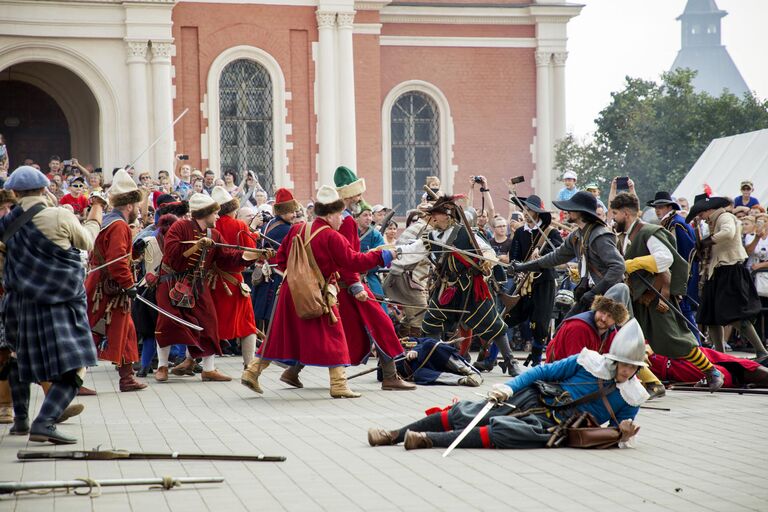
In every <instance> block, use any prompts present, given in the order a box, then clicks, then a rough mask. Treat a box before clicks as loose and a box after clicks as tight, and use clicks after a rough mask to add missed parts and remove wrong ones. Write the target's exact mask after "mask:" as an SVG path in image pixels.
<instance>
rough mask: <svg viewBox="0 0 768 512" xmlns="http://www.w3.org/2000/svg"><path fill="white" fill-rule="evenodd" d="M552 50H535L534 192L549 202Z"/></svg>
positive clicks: (550, 195)
mask: <svg viewBox="0 0 768 512" xmlns="http://www.w3.org/2000/svg"><path fill="white" fill-rule="evenodd" d="M551 60H552V52H549V51H537V52H536V193H537V194H538V196H539V197H541V199H542V200H544V202H545V203H547V204H550V203H551V201H552V199H554V196H553V194H552V185H551V182H552V177H551V176H552V137H551V110H550V102H551V97H550V86H551V85H550V81H551V80H550V76H549V75H550V61H551Z"/></svg>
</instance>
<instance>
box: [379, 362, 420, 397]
mask: <svg viewBox="0 0 768 512" xmlns="http://www.w3.org/2000/svg"><path fill="white" fill-rule="evenodd" d="M379 364H380V365H381V373H382V376H383V378H382V380H381V389H383V390H385V391H413V390H414V389H416V384H413V383H411V382H406V381H404V380H403V379H401V378H400V376H399V375H398V374H397V367H396V366H395V361H394V360H392V359H390V360H389V361H382V360H381V358H380V359H379Z"/></svg>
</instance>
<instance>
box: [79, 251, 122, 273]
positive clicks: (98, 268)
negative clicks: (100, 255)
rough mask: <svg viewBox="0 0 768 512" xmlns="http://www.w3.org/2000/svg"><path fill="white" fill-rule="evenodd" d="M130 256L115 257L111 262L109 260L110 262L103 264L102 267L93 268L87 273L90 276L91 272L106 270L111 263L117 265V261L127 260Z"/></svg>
mask: <svg viewBox="0 0 768 512" xmlns="http://www.w3.org/2000/svg"><path fill="white" fill-rule="evenodd" d="M130 255H131V253H127V254H123V255H122V256H119V257H117V258H115V259H113V260H110V261H108V262H106V263H104V264H103V265H99V266H98V267H93V268H92V269H90V270H89V271H88V273H89V274H91V273H93V272H96V271H97V270H101V269H103V268H107V267H108V266H110V265H112V264H113V263H117V262H118V261H120V260H123V259H125V258H127V257H128V256H130Z"/></svg>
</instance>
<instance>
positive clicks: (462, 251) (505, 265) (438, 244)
mask: <svg viewBox="0 0 768 512" xmlns="http://www.w3.org/2000/svg"><path fill="white" fill-rule="evenodd" d="M432 244H434V245H436V246H438V247H442V248H444V249H450V250H451V252H457V253H459V254H463V255H464V256H470V257H472V258H479V259H481V260H485V261H490V262H492V263H494V264H496V265H501V266H502V267H509V266H511V265H510V264H509V263H504V262H502V261H499V260H497V259H493V258H486V257H485V256H482V255H480V254H475V253H473V252H469V251H465V250H462V249H458V248H456V247H453V246H451V245H448V244H444V243H442V242H438V241H437V240H430V241H429V245H432Z"/></svg>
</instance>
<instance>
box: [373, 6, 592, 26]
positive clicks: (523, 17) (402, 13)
mask: <svg viewBox="0 0 768 512" xmlns="http://www.w3.org/2000/svg"><path fill="white" fill-rule="evenodd" d="M582 7H583V6H581V5H576V4H570V5H569V4H560V5H532V6H526V5H510V6H508V7H469V6H456V7H447V6H444V5H441V6H436V5H432V6H430V5H419V6H415V5H387V6H385V7H383V8H382V9H381V21H382V22H383V23H431V24H441V25H445V24H448V25H534V24H535V23H536V21H537V19H538V20H542V19H544V18H546V19H547V20H548V21H550V22H552V23H567V22H568V20H570V19H571V18H573V17H574V16H577V15H578V14H579V12H580V11H581V8H582Z"/></svg>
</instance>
